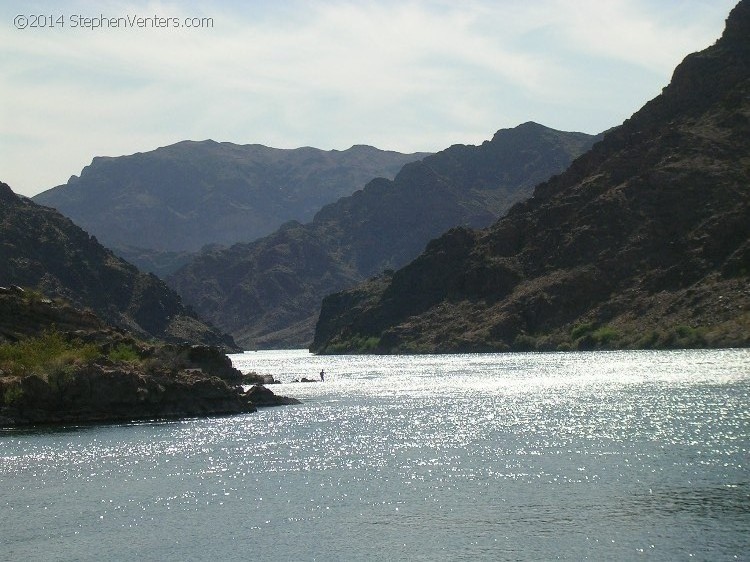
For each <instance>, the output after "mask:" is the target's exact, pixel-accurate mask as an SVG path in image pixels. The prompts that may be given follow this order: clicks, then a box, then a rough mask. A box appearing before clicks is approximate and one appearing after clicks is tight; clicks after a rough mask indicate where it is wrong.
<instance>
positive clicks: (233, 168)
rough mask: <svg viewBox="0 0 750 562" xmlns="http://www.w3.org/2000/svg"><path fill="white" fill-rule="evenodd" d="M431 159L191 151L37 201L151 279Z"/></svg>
mask: <svg viewBox="0 0 750 562" xmlns="http://www.w3.org/2000/svg"><path fill="white" fill-rule="evenodd" d="M424 156H426V153H415V154H401V153H398V152H392V151H384V150H379V149H377V148H374V147H371V146H353V147H352V148H350V149H348V150H343V151H339V150H331V151H324V150H319V149H316V148H309V147H307V148H298V149H289V150H285V149H277V148H269V147H266V146H262V145H257V144H255V145H236V144H232V143H227V142H222V143H219V142H214V141H201V142H193V141H184V142H180V143H177V144H174V145H171V146H166V147H162V148H158V149H156V150H153V151H150V152H145V153H137V154H133V155H129V156H120V157H98V158H95V159H94V160H93V162H92V163H91V164H90V165H89V166H87V167H86V168H84V169H83V171H82V172H81V175H80V177H76V176H74V177H72V178H71V179H70V180H69V181H68V182H67V183H66V184H63V185H60V186H57V187H55V188H52V189H50V190H48V191H45V192H43V193H40V194H39V195H37V196H35V197H34V198H33V199H34V201H35V202H37V203H40V204H42V205H45V206H48V207H53V208H56V209H57V210H59V211H60V212H61V213H62V214H64V215H65V216H67V217H70V218H71V219H72V220H73V221H74V222H75V223H76V224H77V225H79V226H81V227H82V228H83V229H84V230H86V231H87V232H89V233H91V234H93V235H94V236H96V237H97V238H98V239H99V240H100V241H101V242H102V244H104V245H105V246H107V247H109V248H111V249H113V250H115V252H116V253H117V254H118V255H121V256H122V257H125V258H126V259H128V260H129V261H131V262H132V263H135V264H136V265H138V266H139V267H140V268H141V269H143V270H144V271H151V270H156V271H155V272H157V273H163V272H166V271H169V272H171V271H174V269H176V268H177V267H179V265H181V263H180V260H181V259H183V258H182V257H181V256H180V255H179V254H180V253H185V252H196V251H198V250H200V249H201V248H202V247H203V246H205V245H208V244H220V245H230V244H234V243H235V242H249V241H251V240H255V239H256V238H259V237H261V236H265V235H267V234H270V233H271V232H273V231H274V230H276V229H277V228H278V227H279V226H281V225H282V224H283V223H284V222H287V221H289V220H299V221H309V220H310V219H312V217H313V215H314V214H315V213H316V212H317V211H318V210H320V208H321V207H323V206H324V205H325V204H327V203H330V202H332V201H336V200H337V199H338V198H340V197H343V196H346V195H350V194H351V193H352V192H354V191H355V190H356V189H359V188H361V187H362V186H363V185H365V183H367V182H368V181H369V180H371V179H372V178H375V177H388V178H392V177H393V176H394V175H395V174H396V173H397V172H398V171H399V170H400V169H401V167H402V166H403V165H404V164H406V163H407V162H411V161H414V160H418V159H420V158H422V157H424ZM175 254H177V256H176V257H175ZM149 268H150V269H149Z"/></svg>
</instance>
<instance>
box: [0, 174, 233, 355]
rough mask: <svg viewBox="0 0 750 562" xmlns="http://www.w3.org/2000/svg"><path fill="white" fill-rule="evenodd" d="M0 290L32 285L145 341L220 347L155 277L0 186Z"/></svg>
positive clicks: (221, 337) (219, 338)
mask: <svg viewBox="0 0 750 562" xmlns="http://www.w3.org/2000/svg"><path fill="white" fill-rule="evenodd" d="M0 237H1V238H0V240H1V242H0V286H5V287H7V286H10V285H18V286H21V287H27V288H34V289H37V290H39V291H41V292H42V293H44V294H46V295H48V296H50V297H63V298H65V299H67V300H69V301H71V302H72V303H73V304H75V305H76V306H79V307H81V308H89V309H91V310H92V311H93V312H95V313H96V314H97V315H98V316H100V317H101V318H102V319H103V320H104V321H106V322H107V323H110V324H113V325H115V326H119V327H122V328H127V329H128V330H131V331H132V332H133V333H135V334H137V335H139V336H142V337H152V338H156V339H160V340H168V341H175V342H182V341H187V342H196V343H205V344H212V345H223V346H225V347H227V348H231V349H236V347H235V344H234V342H233V341H232V338H231V337H230V336H227V335H226V334H222V333H221V332H219V331H218V330H216V329H215V328H213V327H211V326H208V325H207V324H206V323H205V322H203V321H202V320H201V319H199V318H198V317H197V316H196V314H195V313H193V312H191V311H190V310H188V309H187V308H186V307H185V306H184V305H183V304H182V301H181V299H180V297H179V296H178V295H177V294H176V293H175V292H174V291H173V290H171V289H170V288H169V287H167V286H166V285H165V284H164V283H163V282H162V281H160V280H159V279H158V278H156V277H155V276H153V275H147V274H143V273H141V272H139V271H138V270H137V269H136V268H135V267H134V266H132V265H131V264H129V263H127V262H125V261H124V260H122V259H120V258H118V257H116V256H115V255H114V254H113V253H112V252H111V251H109V250H107V249H106V248H104V247H103V246H102V245H101V244H99V242H98V241H97V240H96V238H94V237H92V236H90V235H89V234H87V233H86V232H84V231H83V230H81V229H80V228H79V227H77V226H76V225H74V224H73V223H72V222H71V221H70V219H68V218H65V217H63V216H62V215H61V214H60V213H58V212H57V211H55V210H53V209H49V208H46V207H42V206H40V205H37V204H36V203H34V202H32V201H30V200H28V199H25V198H22V197H19V196H17V195H16V194H14V193H13V191H12V190H11V189H10V187H9V186H8V185H6V184H3V183H0Z"/></svg>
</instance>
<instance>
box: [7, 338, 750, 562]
mask: <svg viewBox="0 0 750 562" xmlns="http://www.w3.org/2000/svg"><path fill="white" fill-rule="evenodd" d="M232 359H233V361H234V363H235V365H236V366H238V367H239V368H240V369H242V370H244V371H249V370H254V371H257V372H261V373H270V374H273V375H275V376H276V377H277V378H278V379H280V380H282V381H284V382H285V383H287V384H282V385H279V386H276V387H274V391H275V392H277V393H281V394H286V395H289V396H295V397H297V398H300V399H301V400H302V401H303V404H302V405H299V406H287V407H281V408H272V409H264V410H261V411H260V412H258V413H256V414H248V415H240V416H232V417H221V418H210V419H190V420H184V421H179V422H174V421H173V422H152V423H133V424H122V425H111V426H88V427H77V428H65V429H56V430H50V429H37V430H16V431H5V432H2V433H0V513H1V514H2V515H0V518H1V519H0V524H1V525H2V527H1V528H2V532H0V559H7V560H102V559H112V560H130V559H134V558H136V557H137V558H140V559H143V560H205V559H207V558H216V559H224V560H247V559H250V558H255V559H261V560H354V559H368V560H476V559H488V560H539V559H545V560H548V559H564V560H580V559H591V560H602V559H626V560H629V559H633V558H639V557H645V558H651V559H660V560H664V559H694V560H733V559H747V556H748V554H747V553H748V552H750V477H749V476H750V470H749V468H748V462H749V456H750V455H748V449H749V447H750V352H748V351H745V350H723V351H678V352H596V353H548V354H533V353H529V354H479V355H425V356H375V357H370V356H341V357H317V356H312V355H309V354H307V353H306V352H302V351H293V352H289V351H286V352H248V353H245V354H238V355H233V356H232ZM321 369H325V371H326V382H324V383H306V384H302V383H296V384H292V383H290V381H292V380H294V379H297V378H300V377H302V376H304V377H307V378H316V377H317V374H318V372H319V371H320V370H321Z"/></svg>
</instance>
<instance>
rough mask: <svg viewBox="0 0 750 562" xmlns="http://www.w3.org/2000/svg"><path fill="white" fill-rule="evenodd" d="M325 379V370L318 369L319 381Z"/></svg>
mask: <svg viewBox="0 0 750 562" xmlns="http://www.w3.org/2000/svg"><path fill="white" fill-rule="evenodd" d="M324 380H325V371H323V369H321V370H320V382H323V381H324Z"/></svg>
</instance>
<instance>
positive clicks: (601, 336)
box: [591, 326, 620, 345]
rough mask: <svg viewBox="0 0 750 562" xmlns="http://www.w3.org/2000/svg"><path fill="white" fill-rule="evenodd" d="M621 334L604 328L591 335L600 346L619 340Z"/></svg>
mask: <svg viewBox="0 0 750 562" xmlns="http://www.w3.org/2000/svg"><path fill="white" fill-rule="evenodd" d="M619 337H620V334H618V333H617V331H616V330H615V329H614V328H610V327H609V326H602V327H601V328H597V329H596V330H594V331H593V332H592V333H591V338H592V339H593V340H594V341H595V342H596V343H598V344H600V345H602V344H608V343H611V342H613V341H614V340H616V339H618V338H619Z"/></svg>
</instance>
